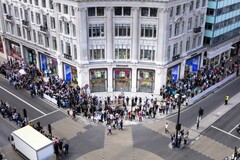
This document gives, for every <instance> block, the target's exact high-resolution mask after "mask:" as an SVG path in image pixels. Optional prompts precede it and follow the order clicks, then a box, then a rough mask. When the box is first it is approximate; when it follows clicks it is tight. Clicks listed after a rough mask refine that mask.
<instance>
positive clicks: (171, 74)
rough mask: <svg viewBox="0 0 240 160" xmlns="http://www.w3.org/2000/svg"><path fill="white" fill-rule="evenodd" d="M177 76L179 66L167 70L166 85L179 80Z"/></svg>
mask: <svg viewBox="0 0 240 160" xmlns="http://www.w3.org/2000/svg"><path fill="white" fill-rule="evenodd" d="M179 74H180V65H176V66H173V67H171V68H168V71H167V82H168V83H169V82H170V83H172V82H176V81H177V80H178V79H179Z"/></svg>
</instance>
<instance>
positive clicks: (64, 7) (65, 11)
mask: <svg viewBox="0 0 240 160" xmlns="http://www.w3.org/2000/svg"><path fill="white" fill-rule="evenodd" d="M63 13H64V14H68V5H65V4H64V5H63Z"/></svg>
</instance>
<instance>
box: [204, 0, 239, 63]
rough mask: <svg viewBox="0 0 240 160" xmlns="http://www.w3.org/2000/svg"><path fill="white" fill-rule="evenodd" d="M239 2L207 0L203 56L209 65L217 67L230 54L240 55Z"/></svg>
mask: <svg viewBox="0 0 240 160" xmlns="http://www.w3.org/2000/svg"><path fill="white" fill-rule="evenodd" d="M239 33H240V1H239V0H231V1H230V0H209V2H208V9H207V18H206V25H205V39H204V43H205V44H206V45H207V48H208V49H207V50H208V52H207V54H206V55H205V56H206V58H207V61H208V64H210V65H213V66H214V65H218V64H219V63H221V60H223V59H228V58H229V57H230V54H240V53H238V52H239V48H240V43H239V41H240V34H239Z"/></svg>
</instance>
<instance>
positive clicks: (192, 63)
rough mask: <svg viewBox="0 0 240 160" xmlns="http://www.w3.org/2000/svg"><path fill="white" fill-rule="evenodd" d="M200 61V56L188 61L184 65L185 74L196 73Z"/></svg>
mask: <svg viewBox="0 0 240 160" xmlns="http://www.w3.org/2000/svg"><path fill="white" fill-rule="evenodd" d="M200 59H201V57H200V55H198V56H195V57H193V58H190V59H188V60H187V61H186V65H185V72H197V71H198V69H199V67H200V62H201V61H200Z"/></svg>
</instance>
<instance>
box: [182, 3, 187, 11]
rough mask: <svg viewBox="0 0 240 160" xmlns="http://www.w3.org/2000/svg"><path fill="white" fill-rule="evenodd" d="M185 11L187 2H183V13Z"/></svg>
mask: <svg viewBox="0 0 240 160" xmlns="http://www.w3.org/2000/svg"><path fill="white" fill-rule="evenodd" d="M185 11H186V4H183V9H182V13H185Z"/></svg>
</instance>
